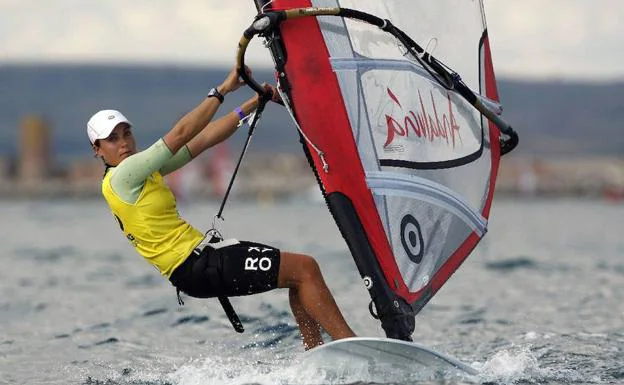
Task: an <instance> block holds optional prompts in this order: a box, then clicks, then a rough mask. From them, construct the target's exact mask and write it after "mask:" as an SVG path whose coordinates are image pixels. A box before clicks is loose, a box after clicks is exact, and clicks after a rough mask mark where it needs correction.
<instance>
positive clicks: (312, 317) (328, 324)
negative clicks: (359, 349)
mask: <svg viewBox="0 0 624 385" xmlns="http://www.w3.org/2000/svg"><path fill="white" fill-rule="evenodd" d="M277 282H278V286H279V287H283V288H289V289H291V290H292V289H295V291H294V292H291V294H290V304H291V308H292V310H293V314H294V316H295V318H296V319H297V322H298V323H299V327H300V330H301V333H302V336H303V338H304V344H305V345H306V349H309V348H312V347H314V346H317V345H319V344H320V343H322V339H321V338H320V332H319V333H318V334H316V332H315V331H314V327H313V324H311V323H310V321H312V322H314V321H315V322H318V323H319V324H320V325H321V327H322V328H323V329H325V331H327V333H329V335H330V336H331V337H332V338H333V339H334V340H337V339H341V338H346V337H353V336H355V333H353V330H351V328H350V327H349V325H347V322H346V321H345V319H344V317H343V316H342V313H341V312H340V309H338V305H337V304H336V301H335V300H334V297H333V296H332V295H331V292H330V291H329V288H328V287H327V285H326V284H325V280H324V279H323V275H322V274H321V270H320V268H319V266H318V263H316V261H315V260H314V258H312V257H310V256H307V255H303V254H295V253H288V252H282V253H281V262H280V270H279V276H278V279H277ZM306 339H307V341H306Z"/></svg>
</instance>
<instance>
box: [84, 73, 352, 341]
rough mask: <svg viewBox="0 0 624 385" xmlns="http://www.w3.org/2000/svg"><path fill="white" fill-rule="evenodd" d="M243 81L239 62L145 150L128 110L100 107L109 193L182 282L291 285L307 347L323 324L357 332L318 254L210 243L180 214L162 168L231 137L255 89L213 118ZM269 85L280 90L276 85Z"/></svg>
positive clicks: (218, 287)
mask: <svg viewBox="0 0 624 385" xmlns="http://www.w3.org/2000/svg"><path fill="white" fill-rule="evenodd" d="M242 83H243V82H242V81H241V80H240V79H239V77H238V74H237V72H236V69H233V70H232V71H231V72H230V74H229V75H228V76H227V77H226V79H225V80H224V81H223V83H222V84H221V85H220V86H218V87H216V88H213V89H212V90H210V92H209V94H208V97H207V98H206V99H204V100H203V101H202V102H201V103H200V104H199V105H197V106H196V107H195V108H194V109H193V110H191V111H190V112H188V113H187V114H186V115H185V116H183V117H182V118H181V119H180V120H179V121H178V122H177V123H176V124H175V126H174V127H173V128H172V129H171V130H170V131H169V132H167V133H166V134H165V135H164V136H163V137H162V138H161V139H159V140H158V141H156V142H155V143H154V144H152V145H151V146H150V147H149V148H147V149H145V150H143V151H137V149H136V142H135V139H134V136H133V134H132V130H131V128H132V124H131V123H130V121H129V120H128V119H126V118H125V117H124V115H123V114H121V113H120V112H119V111H116V110H102V111H99V112H97V113H95V114H94V115H93V116H92V117H91V118H90V119H89V121H88V123H87V133H88V136H89V140H90V142H91V145H92V147H93V150H94V152H95V154H96V156H98V157H100V158H102V160H103V161H104V163H105V165H106V172H105V175H104V179H103V181H102V194H103V195H104V198H105V199H106V201H107V203H108V205H109V207H110V209H111V211H112V213H113V216H114V217H115V219H116V220H117V222H118V224H119V226H120V228H121V230H122V231H123V233H124V235H125V237H126V238H127V239H128V240H129V241H130V243H131V244H132V246H134V248H135V249H136V251H137V252H138V253H139V254H140V255H142V256H143V257H144V258H145V259H146V260H147V261H148V262H149V263H151V264H152V265H153V266H155V267H156V268H157V269H158V270H159V271H160V273H161V274H162V275H164V276H166V277H167V278H168V279H169V280H170V282H171V283H172V284H173V285H174V286H175V287H176V288H177V289H178V290H180V291H182V292H184V293H186V294H188V295H190V296H192V297H197V298H210V297H224V296H240V295H249V294H257V293H261V292H265V291H268V290H272V289H275V288H288V289H289V301H290V306H291V308H292V311H293V315H294V316H295V319H296V321H297V323H298V325H299V329H300V331H301V335H302V337H303V343H304V347H305V348H306V349H310V348H312V347H315V346H318V345H320V344H322V343H323V340H322V337H321V329H320V328H321V327H322V328H323V329H324V330H325V331H326V332H327V333H328V334H329V335H330V336H331V337H332V338H333V339H341V338H345V337H351V336H354V333H353V331H352V330H351V328H350V327H349V326H348V325H347V323H346V321H345V320H344V318H343V316H342V314H341V312H340V310H339V309H338V306H337V305H336V302H335V300H334V298H333V297H332V295H331V293H330V291H329V289H328V287H327V285H326V284H325V281H324V279H323V276H322V274H321V271H320V268H319V266H318V264H317V262H316V261H315V260H314V259H313V258H312V257H310V256H307V255H303V254H296V253H291V252H285V251H280V250H278V249H276V248H274V247H271V246H267V245H263V244H259V243H253V242H246V241H240V242H238V241H236V240H226V241H222V242H220V243H213V244H211V243H209V242H207V241H205V240H204V238H205V237H204V234H202V232H200V231H199V230H197V229H195V228H194V227H193V226H191V225H190V224H189V223H188V222H186V221H185V220H184V219H182V218H181V217H180V216H179V215H178V211H177V209H176V201H175V198H174V195H173V193H172V192H171V190H170V189H169V187H168V186H167V184H166V183H165V182H164V180H163V176H164V175H166V174H168V173H170V172H172V171H175V170H176V169H178V168H180V167H182V166H184V165H185V164H186V163H188V162H190V161H191V160H192V159H193V158H194V157H196V156H197V155H199V154H200V153H202V152H203V151H205V150H206V149H208V148H210V147H212V146H214V145H216V144H217V143H220V142H222V141H223V140H225V139H227V138H228V137H230V136H231V135H232V134H233V133H234V131H235V130H236V128H237V126H238V123H239V120H240V119H241V118H242V117H243V116H245V115H248V114H250V113H251V112H252V111H254V110H255V109H256V108H257V106H258V96H257V95H256V96H254V97H252V98H250V99H249V100H247V101H245V102H244V103H243V104H242V105H241V106H240V107H239V108H237V109H236V110H235V111H232V112H230V113H228V114H226V115H225V116H223V117H221V118H219V119H217V120H215V121H214V122H211V120H212V118H213V116H214V114H215V112H216V111H217V109H218V107H219V105H220V104H221V103H222V102H223V98H224V96H225V95H227V94H228V93H230V92H232V91H235V90H237V89H238V88H239V87H240V86H241V85H242ZM266 87H267V88H269V89H270V90H271V91H272V92H273V95H278V94H277V92H275V89H274V88H273V87H272V86H268V85H267V86H266Z"/></svg>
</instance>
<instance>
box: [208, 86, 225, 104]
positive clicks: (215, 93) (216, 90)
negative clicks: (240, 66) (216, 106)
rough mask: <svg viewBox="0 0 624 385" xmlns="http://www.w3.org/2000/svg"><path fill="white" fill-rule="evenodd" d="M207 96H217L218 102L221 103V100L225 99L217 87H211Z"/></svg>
mask: <svg viewBox="0 0 624 385" xmlns="http://www.w3.org/2000/svg"><path fill="white" fill-rule="evenodd" d="M208 97H209V98H217V99H219V103H223V101H224V100H225V98H224V97H223V95H222V94H221V92H219V90H218V89H216V88H212V89H211V90H210V91H209V92H208Z"/></svg>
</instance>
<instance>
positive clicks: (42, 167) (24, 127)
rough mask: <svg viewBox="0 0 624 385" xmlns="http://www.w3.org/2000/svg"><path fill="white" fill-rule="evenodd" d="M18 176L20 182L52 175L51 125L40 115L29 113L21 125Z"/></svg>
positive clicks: (33, 180)
mask: <svg viewBox="0 0 624 385" xmlns="http://www.w3.org/2000/svg"><path fill="white" fill-rule="evenodd" d="M18 148H19V153H18V162H17V178H18V180H19V181H20V182H25V183H33V182H40V181H43V180H44V179H46V178H47V177H48V176H49V175H50V170H51V156H50V154H51V153H50V127H49V125H48V123H47V122H46V121H45V120H44V119H43V118H42V117H41V116H38V115H28V116H26V117H24V118H23V119H22V121H21V122H20V127H19V146H18Z"/></svg>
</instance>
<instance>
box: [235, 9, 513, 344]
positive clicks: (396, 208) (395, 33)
mask: <svg viewBox="0 0 624 385" xmlns="http://www.w3.org/2000/svg"><path fill="white" fill-rule="evenodd" d="M255 4H256V7H257V9H258V11H259V14H258V16H257V17H256V19H255V21H254V22H253V24H252V25H251V27H250V28H249V29H247V30H246V31H245V33H244V35H243V37H242V38H241V40H240V42H239V50H238V65H239V69H240V73H241V76H243V77H244V78H245V80H246V81H247V82H248V84H250V85H251V86H252V88H254V89H256V91H258V92H263V89H262V87H260V85H259V84H258V83H257V82H256V81H255V80H254V79H252V78H249V77H248V76H246V75H245V71H244V70H243V69H244V53H245V49H246V47H247V45H248V44H249V41H250V40H251V38H253V37H254V36H255V35H260V36H263V37H264V38H265V39H266V43H267V46H268V47H269V49H270V50H271V54H272V56H273V59H274V63H275V68H276V71H277V72H276V74H277V80H278V84H279V89H280V92H281V94H282V98H283V100H284V104H285V106H286V107H287V108H288V110H289V112H290V113H291V115H292V117H293V119H294V121H295V124H296V126H297V128H298V129H299V131H300V134H301V141H302V143H303V147H304V151H305V152H306V154H307V156H308V159H309V160H310V164H311V166H312V168H313V170H314V172H315V174H316V176H317V179H318V182H319V186H320V188H321V190H322V192H323V195H324V197H325V200H326V202H327V205H328V207H329V210H330V212H331V213H332V215H333V217H334V219H335V221H336V223H337V225H338V228H339V229H340V231H341V233H342V235H343V237H344V238H345V240H346V243H347V245H348V247H349V250H350V252H351V255H352V256H353V258H354V260H355V262H356V265H357V268H358V270H359V273H360V275H361V277H362V279H363V280H364V283H365V285H366V288H367V289H368V291H369V293H370V296H371V306H370V310H371V313H372V314H373V316H375V317H378V318H379V319H380V321H381V325H382V327H383V329H384V331H385V333H386V336H387V337H390V338H397V339H404V340H410V339H411V334H412V332H413V330H414V325H415V319H414V317H415V315H416V314H417V313H418V312H419V311H420V310H421V309H422V308H423V307H424V306H425V304H426V303H427V302H428V301H429V300H430V299H431V298H432V296H433V295H434V294H435V293H436V292H437V291H438V290H439V289H440V288H441V287H442V285H443V284H444V283H445V282H446V281H447V280H448V279H449V277H450V276H451V275H452V274H453V273H454V272H455V270H457V268H458V267H459V266H460V265H461V263H462V262H463V261H464V260H465V259H466V258H467V257H468V256H469V254H470V253H471V252H472V250H473V249H474V248H475V246H476V245H477V244H478V242H479V241H480V240H481V238H482V237H483V236H484V235H485V233H486V231H487V223H488V217H489V214H490V208H491V205H492V199H493V194H494V187H495V182H496V175H497V170H498V167H499V159H500V156H501V154H503V153H506V152H509V151H511V150H512V149H513V148H514V147H515V146H516V145H517V143H518V137H517V135H516V133H515V132H514V131H513V129H512V128H511V127H510V126H509V125H508V124H507V123H506V122H505V121H504V120H503V119H501V117H500V116H499V114H500V112H501V111H502V108H501V106H500V105H499V104H498V93H497V88H496V79H495V75H494V69H493V65H492V58H491V52H490V47H489V41H488V34H487V28H486V22H485V16H484V10H483V4H482V1H480V0H476V1H475V0H473V1H466V0H436V1H425V0H388V1H378V0H340V1H337V0H255Z"/></svg>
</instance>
